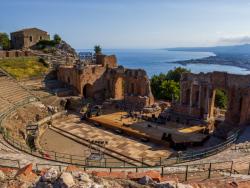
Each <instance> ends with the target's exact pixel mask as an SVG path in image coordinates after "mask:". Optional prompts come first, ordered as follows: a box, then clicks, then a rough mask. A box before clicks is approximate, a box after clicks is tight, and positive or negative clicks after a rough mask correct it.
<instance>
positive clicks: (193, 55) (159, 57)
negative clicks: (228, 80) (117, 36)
mask: <svg viewBox="0 0 250 188" xmlns="http://www.w3.org/2000/svg"><path fill="white" fill-rule="evenodd" d="M76 51H77V52H78V53H79V52H93V49H76ZM103 53H104V54H107V55H116V57H117V60H118V64H119V65H122V66H124V67H126V68H132V69H144V70H145V71H146V72H147V74H148V76H149V77H152V76H153V75H157V74H160V73H167V72H168V71H169V70H172V69H174V68H176V67H184V68H187V69H188V70H190V71H191V72H193V73H200V72H204V73H207V72H213V71H222V72H228V73H233V74H243V75H246V74H250V71H249V70H247V69H245V68H242V67H238V66H231V65H220V64H192V63H190V64H186V65H183V64H180V63H178V61H186V60H192V59H193V60H195V59H202V58H206V57H210V56H216V54H215V53H213V52H189V51H169V50H167V49H131V48H130V49H103Z"/></svg>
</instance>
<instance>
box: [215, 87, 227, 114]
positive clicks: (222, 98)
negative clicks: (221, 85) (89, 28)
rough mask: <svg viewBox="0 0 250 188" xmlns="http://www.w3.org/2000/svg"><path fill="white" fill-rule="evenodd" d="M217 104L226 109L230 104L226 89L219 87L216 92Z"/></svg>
mask: <svg viewBox="0 0 250 188" xmlns="http://www.w3.org/2000/svg"><path fill="white" fill-rule="evenodd" d="M214 104H215V106H216V107H218V108H220V109H226V108H227V104H228V98H227V95H226V93H225V91H224V90H221V89H217V90H216V94H215V102H214Z"/></svg>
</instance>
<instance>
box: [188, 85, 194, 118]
mask: <svg viewBox="0 0 250 188" xmlns="http://www.w3.org/2000/svg"><path fill="white" fill-rule="evenodd" d="M192 105H193V82H192V83H191V87H190V98H189V114H191V112H192Z"/></svg>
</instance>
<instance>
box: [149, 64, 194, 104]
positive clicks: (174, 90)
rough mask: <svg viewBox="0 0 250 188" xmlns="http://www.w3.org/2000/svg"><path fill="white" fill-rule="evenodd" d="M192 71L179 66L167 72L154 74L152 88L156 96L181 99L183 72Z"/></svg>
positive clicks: (158, 97) (166, 98)
mask: <svg viewBox="0 0 250 188" xmlns="http://www.w3.org/2000/svg"><path fill="white" fill-rule="evenodd" d="M185 72H190V71H189V70H187V69H185V68H181V67H177V68H175V69H174V70H170V71H168V72H167V74H163V73H161V74H159V75H154V76H153V77H152V78H151V89H152V93H153V95H154V97H155V98H157V99H165V100H172V99H173V98H174V99H175V100H176V99H179V94H180V83H179V81H180V78H181V74H182V73H185Z"/></svg>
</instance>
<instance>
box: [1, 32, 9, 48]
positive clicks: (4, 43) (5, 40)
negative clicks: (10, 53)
mask: <svg viewBox="0 0 250 188" xmlns="http://www.w3.org/2000/svg"><path fill="white" fill-rule="evenodd" d="M0 46H1V47H2V49H3V50H8V49H10V39H9V36H8V34H7V33H0Z"/></svg>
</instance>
